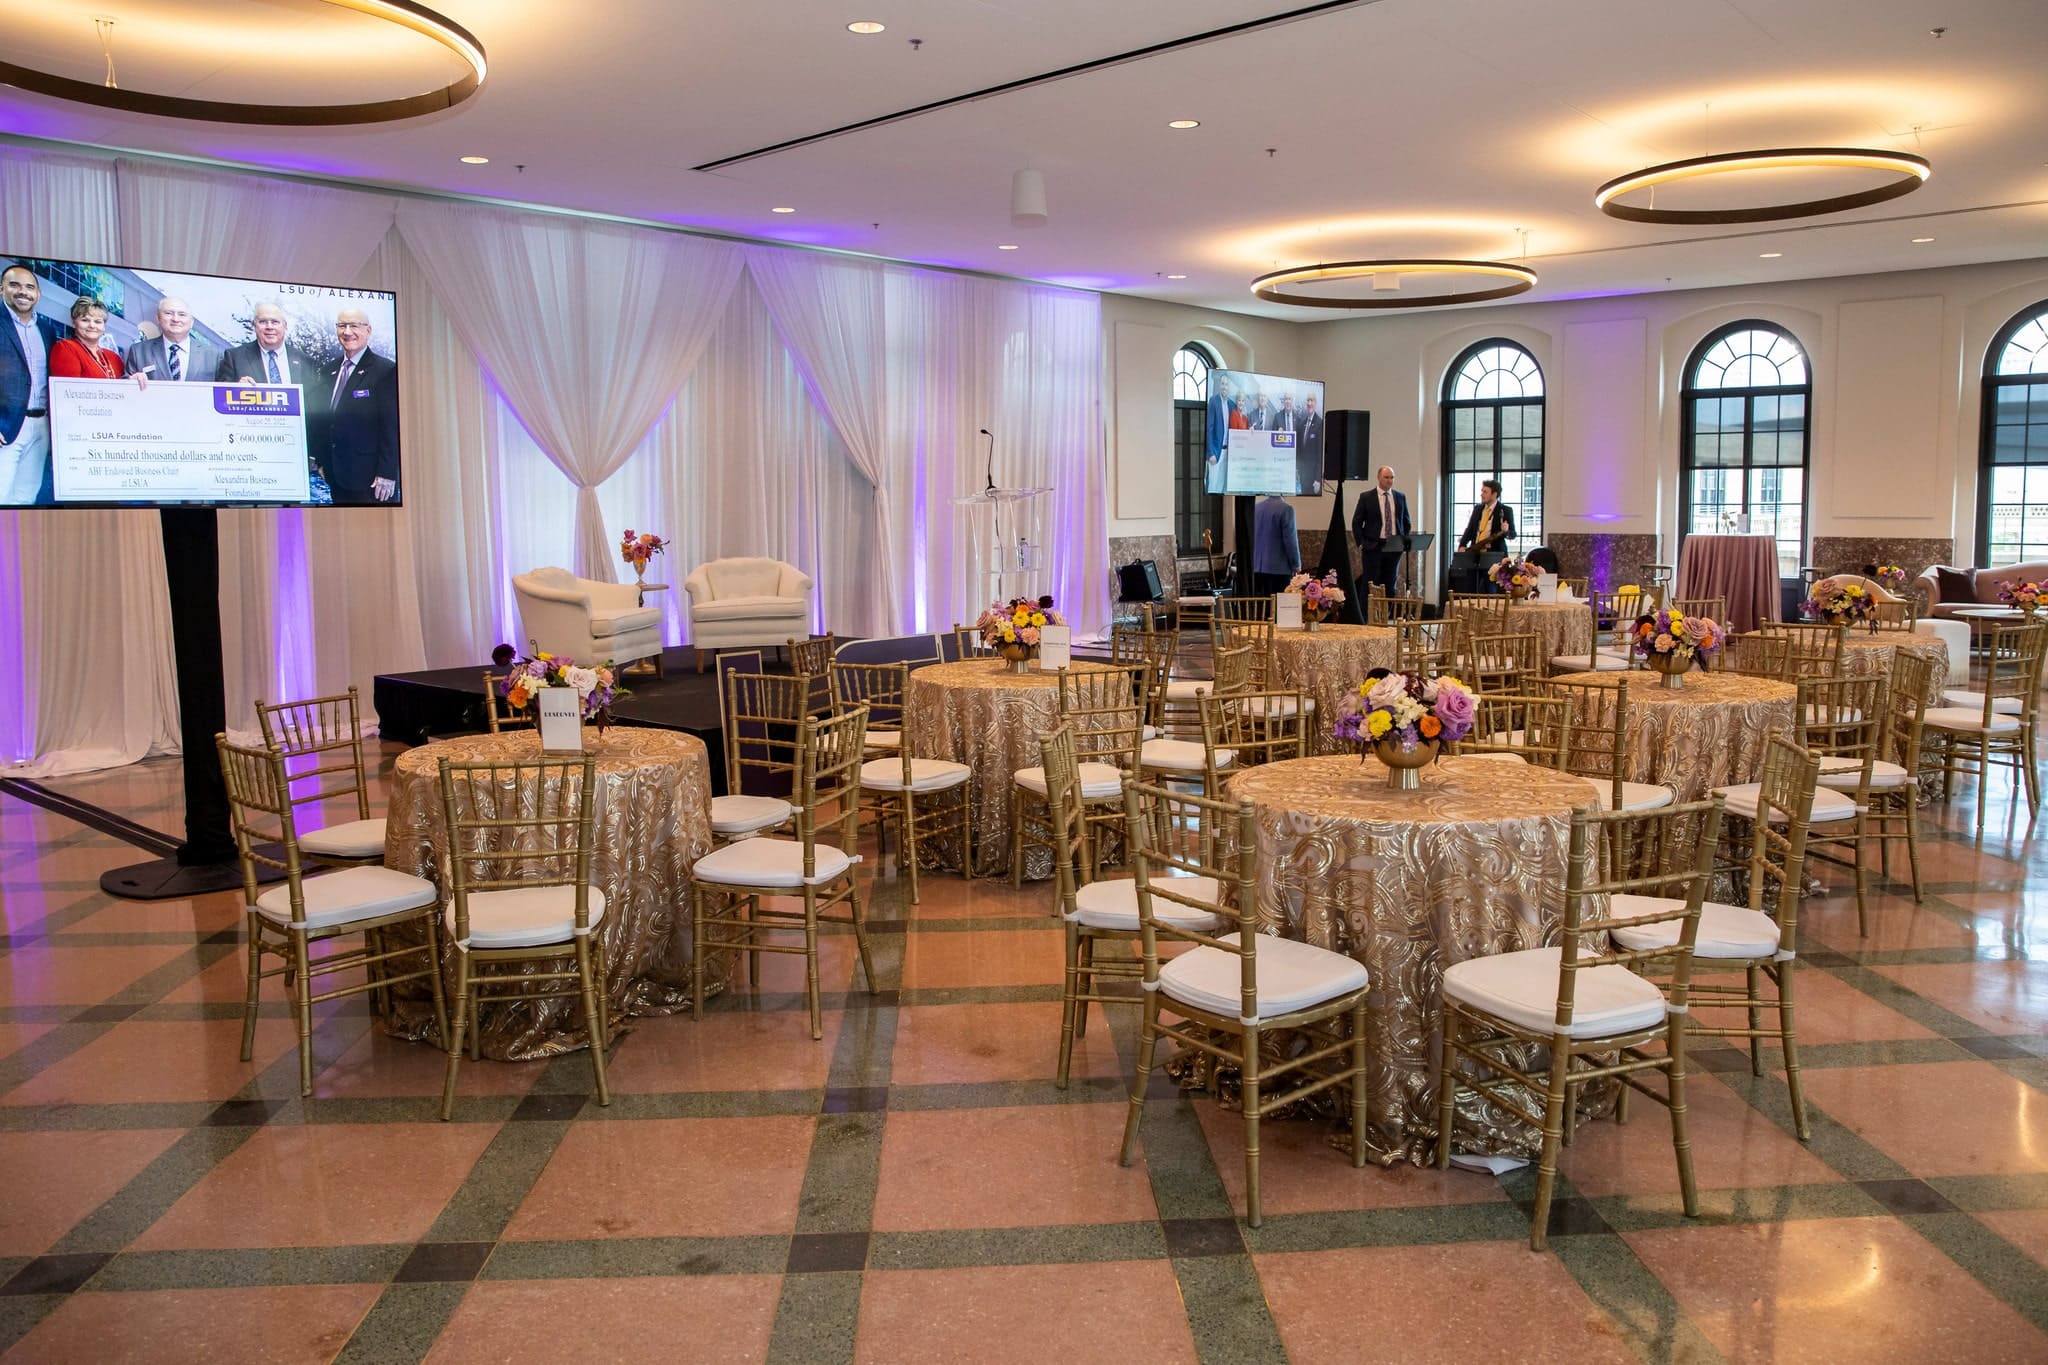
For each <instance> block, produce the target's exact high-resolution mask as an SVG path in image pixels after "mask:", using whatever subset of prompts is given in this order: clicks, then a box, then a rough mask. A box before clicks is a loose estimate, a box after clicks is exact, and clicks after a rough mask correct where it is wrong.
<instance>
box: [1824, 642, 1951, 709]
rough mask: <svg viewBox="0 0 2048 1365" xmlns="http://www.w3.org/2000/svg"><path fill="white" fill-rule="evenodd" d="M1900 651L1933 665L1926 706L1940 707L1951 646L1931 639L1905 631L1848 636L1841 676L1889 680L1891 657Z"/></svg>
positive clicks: (1946, 682) (1945, 686)
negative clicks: (1874, 675)
mask: <svg viewBox="0 0 2048 1365" xmlns="http://www.w3.org/2000/svg"><path fill="white" fill-rule="evenodd" d="M1901 650H1903V651H1904V652H1906V653H1908V654H1917V655H1919V656H1921V657H1922V658H1924V659H1926V660H1928V661H1929V662H1930V663H1932V664H1933V666H1934V667H1933V671H1932V672H1931V673H1930V674H1929V675H1928V689H1929V690H1928V693H1927V704H1928V705H1929V706H1939V705H1941V694H1942V692H1943V691H1944V690H1945V689H1946V688H1947V687H1948V646H1947V645H1946V644H1944V643H1943V642H1942V641H1940V640H1938V639H1936V638H1935V637H1934V636H1932V635H1920V634H1917V633H1914V632H1911V631H1904V630H1881V631H1879V632H1878V633H1877V634H1875V635H1869V634H1861V635H1849V636H1847V637H1845V638H1844V639H1843V641H1842V672H1843V673H1845V674H1847V675H1848V676H1850V677H1852V678H1865V677H1869V676H1871V675H1872V674H1876V675H1878V676H1880V677H1884V678H1890V677H1891V675H1892V656H1893V655H1895V654H1897V653H1898V652H1899V651H1901Z"/></svg>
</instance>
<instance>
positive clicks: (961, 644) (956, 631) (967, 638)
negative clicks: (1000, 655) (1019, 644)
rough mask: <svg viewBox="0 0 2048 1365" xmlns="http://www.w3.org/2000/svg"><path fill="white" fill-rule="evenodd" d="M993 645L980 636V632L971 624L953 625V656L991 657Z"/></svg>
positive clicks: (993, 651) (993, 655) (957, 657)
mask: <svg viewBox="0 0 2048 1365" xmlns="http://www.w3.org/2000/svg"><path fill="white" fill-rule="evenodd" d="M995 655H996V650H995V646H994V645H991V644H989V643H988V642H987V641H986V640H984V639H982V638H981V632H980V631H979V630H978V629H976V628H975V627H973V626H962V625H955V626H954V627H953V657H954V658H956V659H993V658H994V657H995Z"/></svg>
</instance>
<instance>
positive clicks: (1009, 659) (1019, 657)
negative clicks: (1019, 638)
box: [996, 644, 1038, 673]
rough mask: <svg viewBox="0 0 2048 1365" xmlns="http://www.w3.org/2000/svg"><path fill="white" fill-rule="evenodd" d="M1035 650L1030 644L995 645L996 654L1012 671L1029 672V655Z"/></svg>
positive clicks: (1035, 651) (1034, 652)
mask: <svg viewBox="0 0 2048 1365" xmlns="http://www.w3.org/2000/svg"><path fill="white" fill-rule="evenodd" d="M1037 652H1038V651H1037V649H1035V648H1034V647H1032V646H1031V645H1017V644H999V645H997V646H996V654H997V655H998V656H999V657H1001V659H1002V660H1003V662H1005V663H1007V664H1008V665H1009V666H1010V671H1011V672H1012V673H1029V672H1030V671H1031V656H1032V655H1034V654H1036V653H1037Z"/></svg>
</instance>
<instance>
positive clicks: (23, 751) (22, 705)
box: [0, 512, 38, 763]
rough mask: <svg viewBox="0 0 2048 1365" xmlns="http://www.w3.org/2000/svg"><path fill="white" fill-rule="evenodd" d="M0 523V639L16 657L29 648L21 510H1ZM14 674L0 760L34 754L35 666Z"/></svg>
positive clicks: (0, 723)
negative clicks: (2, 530)
mask: <svg viewBox="0 0 2048 1365" xmlns="http://www.w3.org/2000/svg"><path fill="white" fill-rule="evenodd" d="M0 526H4V527H6V534H5V535H0V544H4V545H5V546H6V547H7V548H6V549H4V550H0V640H4V641H8V642H10V644H9V647H10V648H12V649H13V650H14V653H15V657H16V658H21V657H23V656H25V655H27V654H29V653H31V652H32V649H31V645H30V642H29V639H28V619H27V617H26V616H25V615H24V614H23V612H22V602H21V514H20V513H19V512H4V513H0ZM14 676H15V678H16V680H17V681H18V683H19V685H20V688H21V690H20V691H19V692H17V693H15V695H14V697H13V698H12V703H11V704H10V705H7V706H0V763H26V762H28V760H29V759H31V758H33V757H35V749H36V711H37V706H36V683H37V676H38V674H37V670H35V669H33V668H25V669H21V670H19V671H18V672H17V673H16V674H15V675H14Z"/></svg>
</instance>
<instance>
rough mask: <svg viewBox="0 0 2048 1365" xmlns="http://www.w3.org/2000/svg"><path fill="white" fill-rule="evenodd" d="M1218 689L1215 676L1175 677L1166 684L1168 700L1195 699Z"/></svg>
mask: <svg viewBox="0 0 2048 1365" xmlns="http://www.w3.org/2000/svg"><path fill="white" fill-rule="evenodd" d="M1215 690H1216V681H1215V679H1213V678H1175V679H1173V680H1172V681H1171V682H1169V683H1167V684H1166V699H1167V700H1168V701H1193V700H1195V699H1196V698H1197V697H1206V696H1208V695H1209V694H1210V693H1211V692H1213V691H1215Z"/></svg>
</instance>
